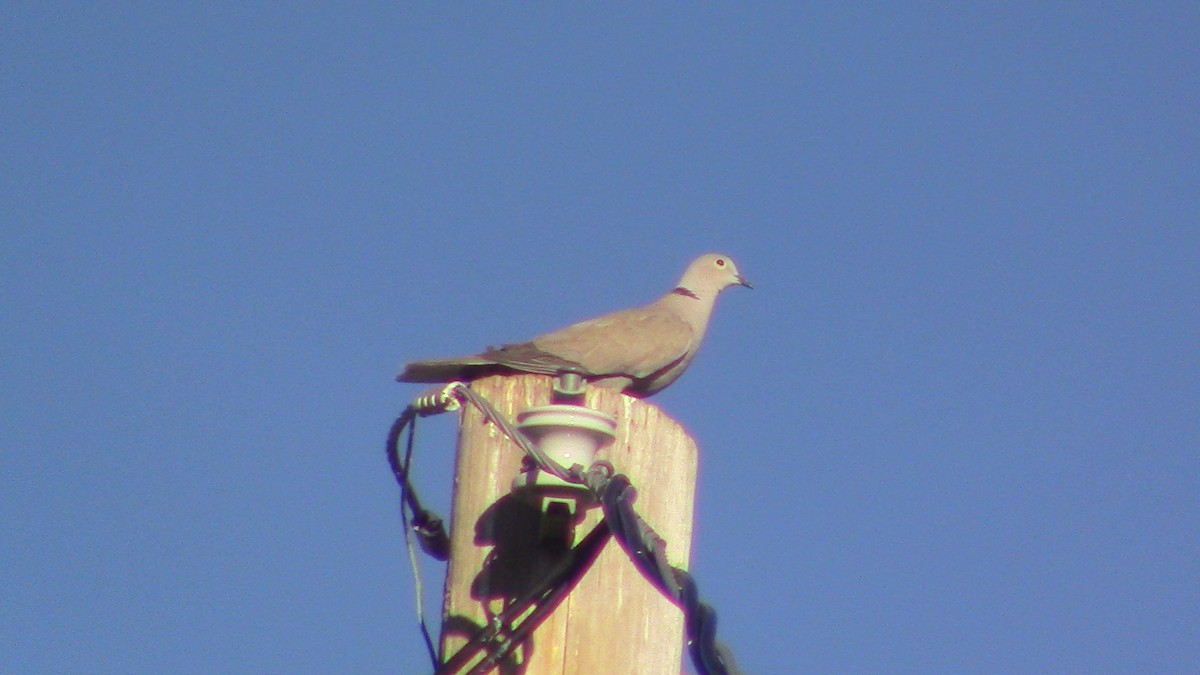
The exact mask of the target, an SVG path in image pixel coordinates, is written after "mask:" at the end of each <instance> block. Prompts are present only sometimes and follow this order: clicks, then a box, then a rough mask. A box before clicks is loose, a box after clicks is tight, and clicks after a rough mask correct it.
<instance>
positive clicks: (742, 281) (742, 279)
mask: <svg viewBox="0 0 1200 675" xmlns="http://www.w3.org/2000/svg"><path fill="white" fill-rule="evenodd" d="M737 282H738V283H739V284H741V285H743V286H745V287H746V288H754V287H753V286H751V285H750V282H749V281H746V277H744V276H742V275H740V274H739V275H738V276H737Z"/></svg>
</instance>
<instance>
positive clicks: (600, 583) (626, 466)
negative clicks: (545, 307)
mask: <svg viewBox="0 0 1200 675" xmlns="http://www.w3.org/2000/svg"><path fill="white" fill-rule="evenodd" d="M471 387H472V389H474V390H475V391H476V392H478V393H479V394H480V395H482V396H483V397H484V398H486V399H487V400H488V401H490V402H491V403H492V405H493V406H495V407H496V409H497V410H499V411H500V413H501V414H503V415H505V416H506V417H508V418H509V419H510V420H515V419H516V414H517V413H518V412H520V411H522V410H525V409H527V408H530V407H533V406H541V405H546V404H548V403H550V401H551V395H552V378H549V377H546V376H540V375H520V376H504V377H501V376H495V377H488V378H484V379H481V380H477V381H475V382H474V383H472V384H471ZM583 404H584V405H586V406H588V407H590V408H595V409H597V410H600V411H602V412H605V413H608V414H610V415H612V416H613V417H615V418H616V419H617V429H616V440H615V442H614V443H613V444H612V445H611V446H609V447H608V448H606V449H604V450H601V452H600V453H599V455H598V457H597V459H603V460H607V461H608V462H610V463H612V465H613V466H614V467H615V469H616V471H617V472H618V473H623V474H625V475H626V476H628V477H629V479H630V481H631V482H632V483H633V485H634V487H636V488H637V491H638V499H637V502H636V503H635V509H636V510H637V511H638V513H639V514H641V516H642V517H643V518H644V519H645V520H646V521H647V522H648V523H649V524H650V525H651V526H652V527H653V528H654V529H655V530H656V531H657V532H658V533H659V535H660V536H661V537H662V538H663V539H664V540H665V541H666V542H667V549H666V553H667V558H668V560H669V561H670V562H671V564H672V565H674V566H677V567H682V568H685V569H686V568H687V562H688V557H689V554H690V550H691V536H692V509H693V502H694V492H695V484H696V444H695V442H694V441H693V440H692V439H691V438H690V437H689V436H688V435H687V434H686V432H685V431H684V430H683V428H682V427H680V426H679V424H678V423H676V422H675V421H674V420H672V419H671V418H669V417H667V416H666V415H665V414H664V413H663V412H662V411H661V410H659V409H658V408H657V407H655V406H653V405H651V404H649V403H646V402H645V401H642V400H639V399H635V398H632V397H629V396H625V395H624V394H621V393H619V392H616V391H613V390H609V389H599V388H594V387H589V388H588V391H587V395H586V398H585V400H584V402H583ZM463 410H464V412H463V415H462V417H461V422H460V424H461V426H460V427H459V437H458V461H457V468H456V470H455V478H454V487H455V490H454V505H453V511H452V513H451V529H450V540H451V548H450V565H449V569H448V571H447V573H446V590H445V599H444V605H443V611H442V617H443V623H442V637H441V651H442V659H443V660H445V659H446V658H448V657H450V656H452V655H453V654H455V653H456V652H458V650H459V648H461V647H462V646H463V645H464V644H466V643H467V642H468V641H469V640H470V638H471V636H472V635H474V634H475V633H476V632H477V631H478V630H479V629H480V628H482V627H483V626H485V625H488V622H489V621H490V620H491V619H492V618H494V617H496V616H497V615H499V614H500V612H502V611H503V610H504V609H505V607H506V606H507V605H508V604H509V603H511V602H512V601H513V599H514V598H516V597H519V596H520V595H521V594H522V593H523V592H525V591H526V590H528V589H529V588H530V587H531V586H532V585H534V584H536V583H538V582H539V581H540V579H541V578H543V576H544V575H545V573H546V570H547V569H548V568H549V567H550V566H552V565H553V564H554V562H555V560H558V559H560V557H561V555H562V550H561V546H560V547H555V546H552V545H550V546H548V545H546V543H545V542H541V541H539V539H538V535H537V531H538V522H539V521H538V515H537V512H536V510H534V509H532V508H531V507H530V506H528V505H527V504H526V503H525V502H524V501H523V500H520V499H517V498H515V497H513V496H511V495H510V492H511V488H512V480H513V478H514V477H516V476H517V474H518V473H519V472H520V469H521V460H522V456H523V453H522V451H521V450H520V448H518V447H517V446H516V445H514V444H513V443H512V441H510V440H509V439H508V438H507V437H505V436H504V434H502V433H501V432H500V431H499V430H498V429H496V428H495V426H493V425H492V424H490V423H489V422H488V421H487V420H486V419H485V418H484V417H483V416H482V415H480V413H479V412H478V411H477V410H476V409H474V408H473V407H472V406H470V405H464V407H463ZM600 519H601V513H600V509H599V508H594V509H591V510H590V511H588V512H587V515H586V517H585V518H584V520H583V521H582V522H581V523H580V524H579V525H578V526H577V527H576V530H575V541H576V542H578V541H579V539H581V538H582V537H583V536H584V535H586V534H587V533H588V532H589V531H591V529H592V528H593V527H594V526H595V525H596V523H598V522H599V521H600ZM682 653H683V614H682V611H681V610H680V609H679V608H678V607H676V606H675V605H674V604H672V602H671V601H670V600H668V599H667V598H666V597H664V596H663V595H662V594H661V593H660V592H659V591H658V589H657V588H655V587H654V586H653V585H652V584H651V582H650V581H649V580H648V579H646V578H645V577H643V576H642V574H641V573H640V572H639V571H638V570H637V568H635V567H634V565H633V563H632V562H630V560H629V558H628V556H627V555H626V553H625V551H624V550H623V549H622V548H621V547H620V545H619V544H617V542H616V541H611V540H610V541H609V542H608V544H607V545H606V546H605V548H604V550H603V551H602V552H601V554H600V556H599V558H597V560H596V562H595V564H594V565H593V566H592V568H591V569H589V570H588V571H587V573H586V575H585V576H584V577H583V579H582V580H581V581H580V582H579V584H578V585H577V586H576V587H575V588H574V590H572V591H571V592H570V594H569V595H568V596H567V598H566V600H564V601H563V602H562V604H561V605H559V606H558V608H557V609H555V610H554V612H553V613H552V614H551V615H550V616H549V618H547V619H546V620H545V622H544V623H542V624H541V625H540V626H539V627H538V628H537V630H536V631H535V632H534V633H533V634H532V636H531V637H530V638H529V639H528V640H527V641H526V642H525V643H524V644H523V645H522V646H521V647H520V648H519V649H517V650H515V652H514V653H513V654H512V655H511V656H510V658H508V659H507V660H506V661H503V662H501V663H500V664H499V666H498V667H497V668H494V669H492V670H491V671H488V672H492V673H502V674H508V673H521V674H523V675H552V674H553V675H565V674H568V673H570V674H578V675H592V674H595V673H639V674H640V675H658V674H661V675H667V674H670V675H677V674H678V673H679V672H680V667H681V659H682Z"/></svg>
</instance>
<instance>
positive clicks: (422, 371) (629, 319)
mask: <svg viewBox="0 0 1200 675" xmlns="http://www.w3.org/2000/svg"><path fill="white" fill-rule="evenodd" d="M736 285H741V286H745V287H747V288H753V286H751V285H750V283H749V282H748V281H746V279H745V277H743V276H742V275H741V273H739V272H738V268H737V265H735V264H734V262H733V259H732V258H730V257H729V256H727V255H721V254H718V253H708V254H705V255H702V256H700V257H699V258H696V259H695V260H693V261H692V263H691V264H690V265H688V268H687V270H686V271H685V272H684V273H683V277H682V278H681V279H680V280H679V284H678V285H676V286H675V288H673V289H672V290H671V291H670V292H669V293H667V294H666V295H664V296H662V297H661V298H659V299H658V300H655V301H654V302H652V303H650V304H648V305H644V306H642V307H634V308H631V309H625V310H621V311H617V312H612V313H611V314H604V315H602V316H598V317H596V318H594V319H588V320H586V321H581V322H579V323H576V324H572V325H570V326H567V327H566V328H561V329H559V330H556V331H553V332H550V333H546V334H545V335H542V336H539V337H535V338H533V339H532V340H530V341H528V342H522V343H518V344H506V345H502V346H500V347H498V348H493V347H488V349H487V351H484V352H483V353H482V354H477V355H475V356H463V357H458V358H448V359H434V360H429V361H414V362H412V363H408V364H406V365H405V367H404V372H402V373H400V374H399V375H398V376H396V379H397V380H399V381H400V382H450V381H452V380H473V379H475V378H478V377H483V376H485V375H493V374H497V373H504V374H512V373H541V374H546V375H555V374H557V373H559V372H560V371H562V370H567V369H571V370H576V371H578V372H580V373H582V374H583V376H584V379H586V380H587V381H588V382H589V383H590V384H592V385H594V386H599V387H605V388H609V389H618V390H621V391H622V392H624V393H626V394H629V395H631V396H635V397H638V398H643V397H646V396H650V395H652V394H655V393H657V392H659V391H661V390H662V389H663V388H665V387H667V386H669V385H670V384H671V383H672V382H674V381H675V380H676V379H678V378H679V376H680V375H682V374H683V371H684V370H686V369H687V367H688V365H689V364H690V363H691V362H692V358H693V357H695V356H696V350H697V349H699V347H700V342H701V341H702V340H703V339H704V333H705V331H706V330H707V329H708V320H709V318H710V317H711V316H712V311H713V306H714V304H715V303H716V301H717V296H718V295H719V294H720V293H721V291H723V290H725V289H726V288H728V287H730V286H736Z"/></svg>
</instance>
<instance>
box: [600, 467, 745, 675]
mask: <svg viewBox="0 0 1200 675" xmlns="http://www.w3.org/2000/svg"><path fill="white" fill-rule="evenodd" d="M587 484H588V485H589V486H590V487H592V489H593V490H595V491H596V492H597V493H598V495H599V497H600V506H601V508H602V509H603V510H604V519H605V521H607V522H609V523H611V525H612V528H613V536H614V537H615V538H616V540H617V542H618V543H620V544H621V548H623V549H625V552H626V554H628V555H629V558H630V559H631V560H632V561H633V563H634V565H636V566H637V568H638V569H639V570H641V572H642V574H643V575H644V576H645V577H646V578H647V579H649V580H650V582H651V583H653V584H654V585H655V587H657V588H658V589H659V591H661V592H662V594H663V595H665V596H666V597H667V598H668V599H670V600H671V601H672V602H674V603H675V604H676V605H677V606H679V608H680V609H682V610H683V614H684V626H685V629H686V634H687V645H688V653H689V655H690V656H691V658H692V665H694V666H695V667H696V670H697V671H698V672H699V673H700V675H739V674H740V673H741V671H740V670H738V667H737V664H736V663H735V662H734V660H733V655H732V654H731V653H730V652H729V649H728V648H727V647H725V646H724V645H722V644H720V643H719V642H717V639H716V635H717V614H716V611H715V610H713V608H712V607H710V606H709V605H707V604H705V603H703V602H701V601H700V593H699V591H698V590H697V588H696V581H695V579H693V578H692V576H691V575H690V574H688V573H687V572H686V571H685V570H682V569H680V568H678V567H673V566H671V564H670V563H669V562H668V561H667V559H666V554H665V552H664V542H663V540H662V538H661V537H659V536H658V533H657V532H655V531H654V528H652V527H650V525H649V523H647V522H646V521H645V520H643V519H642V517H641V516H639V515H638V513H637V512H636V511H634V510H633V502H634V501H635V500H636V499H637V491H636V490H635V489H634V488H633V485H632V484H630V482H629V479H628V478H626V477H625V476H623V475H620V474H617V475H615V476H613V477H612V478H610V479H608V480H603V479H600V480H590V481H587Z"/></svg>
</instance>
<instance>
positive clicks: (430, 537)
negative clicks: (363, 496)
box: [387, 407, 450, 669]
mask: <svg viewBox="0 0 1200 675" xmlns="http://www.w3.org/2000/svg"><path fill="white" fill-rule="evenodd" d="M406 427H407V428H408V442H407V443H406V444H405V446H406V447H405V453H404V459H403V460H402V459H401V458H400V448H399V444H400V436H401V435H403V433H404V429H405V428H406ZM415 435H416V412H415V411H414V410H413V408H411V407H409V408H408V409H406V410H405V411H404V412H403V413H401V414H400V416H399V417H398V418H396V421H395V422H394V423H393V424H392V428H391V429H390V430H389V431H388V440H387V458H388V464H389V465H390V466H391V467H392V474H393V475H394V476H395V477H396V482H397V483H399V485H400V519H401V522H402V523H406V524H407V523H410V522H411V523H412V528H413V531H414V532H415V533H416V534H417V537H418V541H419V542H420V545H421V548H422V549H423V550H424V551H425V552H426V553H428V554H430V555H432V556H434V557H435V558H438V559H439V560H446V559H448V558H449V557H450V555H449V552H450V538H449V537H448V536H447V535H446V531H445V527H444V526H443V524H442V519H441V518H439V517H438V516H437V515H436V514H434V513H433V512H431V511H429V510H427V509H425V508H423V507H422V506H421V501H420V500H419V499H418V498H417V493H416V490H414V489H413V487H412V482H411V481H410V479H409V468H410V467H411V466H412V453H413V439H414V436H415ZM410 509H411V511H412V516H411V518H410V516H409V511H410ZM404 545H405V548H406V549H408V551H409V562H410V563H411V564H412V574H413V585H414V587H415V593H416V595H417V598H416V603H417V625H418V627H419V628H420V630H421V637H422V639H424V641H425V649H426V650H427V651H428V652H429V660H430V662H431V663H432V664H433V667H434V668H435V669H436V668H437V667H438V656H437V650H436V649H435V648H434V646H433V637H432V636H431V635H430V634H429V627H428V626H427V625H426V623H425V613H424V612H423V611H422V602H421V593H422V585H421V575H420V568H419V567H418V566H417V561H416V558H414V557H413V555H412V549H411V545H412V544H411V541H410V540H409V534H408V531H407V529H406V531H405V535H404ZM439 554H441V555H440V557H439Z"/></svg>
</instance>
